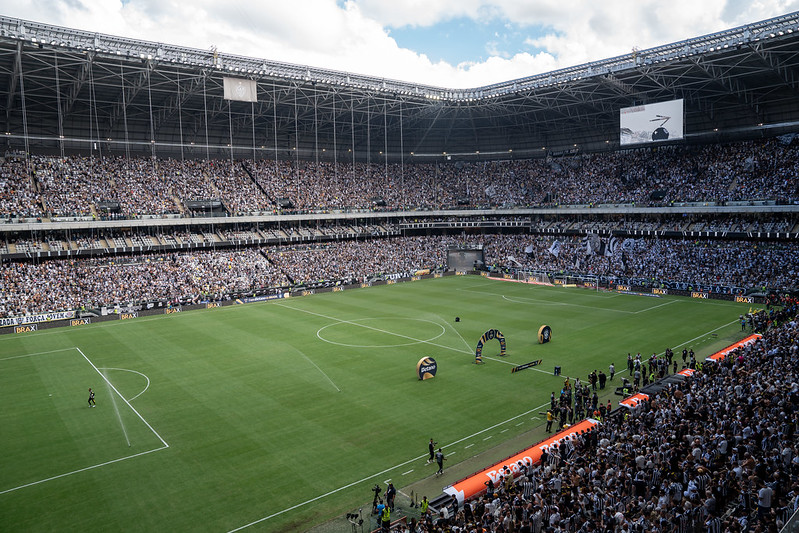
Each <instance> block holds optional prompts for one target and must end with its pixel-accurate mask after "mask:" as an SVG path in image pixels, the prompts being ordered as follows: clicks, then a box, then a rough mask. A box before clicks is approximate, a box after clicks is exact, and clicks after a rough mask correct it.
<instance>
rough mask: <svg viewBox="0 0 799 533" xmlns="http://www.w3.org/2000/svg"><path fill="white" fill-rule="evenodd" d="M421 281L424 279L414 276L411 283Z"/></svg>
mask: <svg viewBox="0 0 799 533" xmlns="http://www.w3.org/2000/svg"><path fill="white" fill-rule="evenodd" d="M420 279H422V278H420V277H419V276H412V277H411V281H419V280H420Z"/></svg>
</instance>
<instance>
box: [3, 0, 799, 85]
mask: <svg viewBox="0 0 799 533" xmlns="http://www.w3.org/2000/svg"><path fill="white" fill-rule="evenodd" d="M266 4H267V5H264V3H252V2H248V1H244V0H230V1H228V2H218V1H217V0H195V1H193V2H191V3H188V2H185V0H180V1H179V0H129V1H127V2H121V1H120V0H16V1H13V2H12V1H11V0H0V13H4V14H6V15H7V16H13V17H19V18H22V19H30V20H35V21H41V22H48V23H52V24H57V25H61V26H67V27H71V28H79V29H84V30H89V31H97V32H102V33H107V34H112V35H121V36H126V37H133V38H139V39H145V40H150V41H156V42H166V43H170V44H178V45H184V46H190V47H193V48H199V49H208V48H209V47H210V46H211V45H216V46H217V47H218V48H219V51H220V52H222V53H234V54H240V55H247V56H252V57H260V58H265V59H272V60H277V61H284V62H290V63H299V64H304V65H312V66H317V67H323V68H332V69H336V70H346V71H351V72H356V73H361V74H369V75H376V76H383V77H387V78H393V79H400V80H404V81H410V82H418V83H422V84H430V85H438V86H442V87H476V86H480V85H485V84H489V83H496V82H500V81H506V80H509V79H514V78H518V77H523V76H529V75H531V74H536V73H540V72H546V71H549V70H553V69H556V68H562V67H567V66H572V65H576V64H580V63H584V62H587V61H592V60H598V59H603V58H606V57H612V56H615V55H619V54H626V53H629V52H630V51H631V50H632V48H633V46H637V47H639V48H647V47H651V46H656V45H660V44H666V43H670V42H674V41H678V40H681V39H686V38H690V37H694V36H697V35H702V34H706V33H711V32H714V31H719V30H722V29H725V28H729V27H732V26H736V25H740V24H744V23H748V22H754V21H757V20H762V19H764V18H769V17H773V16H777V15H780V14H783V13H787V12H790V11H794V10H799V0H790V1H789V0H755V1H751V0H727V1H724V0H703V1H701V2H698V1H696V0H690V1H689V0H672V1H670V2H662V1H655V0H639V1H631V0H606V1H605V2H596V1H595V0H592V1H589V0H572V1H570V2H564V1H563V0H537V1H536V2H519V1H518V0H493V1H488V0H392V1H390V2H386V1H385V0H346V1H345V2H344V3H337V2H336V1H335V0H302V1H301V2H299V3H296V2H277V1H272V2H268V3H266ZM458 17H469V18H472V19H474V20H477V21H486V20H495V21H498V22H500V23H502V24H505V26H506V27H507V31H509V32H511V31H518V32H520V33H521V34H522V35H527V36H528V38H527V40H526V41H525V43H526V44H527V45H529V46H532V47H534V48H535V49H536V52H535V53H515V54H514V55H510V54H509V53H507V48H506V47H505V45H504V43H502V42H501V40H500V39H497V40H496V42H494V43H485V45H484V46H485V48H486V49H487V50H489V51H490V52H491V57H489V58H488V59H486V60H485V61H481V62H464V63H461V64H459V65H451V64H448V63H446V62H437V63H433V62H432V61H431V60H430V59H429V58H428V57H427V56H426V55H425V54H424V53H422V52H421V51H414V50H409V49H406V48H401V47H400V46H398V45H397V43H396V41H395V40H394V39H393V38H392V37H391V35H390V33H389V29H390V28H399V27H403V26H409V27H414V26H434V25H435V24H437V23H439V22H442V21H446V20H450V19H453V18H458ZM469 37H470V36H464V37H463V38H469Z"/></svg>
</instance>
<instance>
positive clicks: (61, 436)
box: [0, 276, 747, 532]
mask: <svg viewBox="0 0 799 533" xmlns="http://www.w3.org/2000/svg"><path fill="white" fill-rule="evenodd" d="M746 309H747V307H746V306H744V305H743V304H734V303H731V302H729V303H728V302H720V301H713V300H704V301H699V300H692V299H689V298H681V297H664V298H645V297H641V296H630V295H620V294H616V293H603V292H594V291H589V290H585V289H564V288H560V287H539V286H531V285H524V284H518V283H507V282H502V281H495V280H489V279H486V278H481V277H477V276H466V277H446V278H442V279H434V280H426V281H420V282H414V283H401V284H394V285H386V286H380V287H373V288H369V289H358V290H352V291H344V292H340V293H327V294H320V295H315V296H308V297H302V298H292V299H284V300H279V301H272V302H267V303H263V304H249V305H242V306H231V307H224V308H218V309H209V310H203V311H195V312H186V313H180V314H174V315H166V316H159V317H150V318H140V319H136V320H130V321H118V322H105V323H98V324H94V325H90V326H80V327H73V328H59V329H53V330H41V331H38V332H35V333H31V334H20V335H5V336H2V337H0V399H2V405H3V410H2V416H1V417H0V427H2V435H3V438H2V439H0V457H1V458H2V459H0V461H2V476H0V517H2V518H0V520H1V521H2V524H3V525H2V528H0V529H2V530H4V531H85V530H108V531H148V532H151V531H214V532H228V531H231V530H234V529H237V528H241V527H242V526H248V527H245V528H244V530H245V531H303V530H307V529H309V528H310V527H312V526H313V525H315V524H318V523H321V522H324V521H325V520H327V519H329V518H331V517H334V516H339V515H343V514H344V513H345V512H347V511H348V510H350V509H351V508H353V507H354V506H358V505H359V504H360V503H361V502H364V501H367V500H370V499H371V498H370V497H371V493H370V488H371V487H372V486H374V484H375V483H378V484H380V483H382V482H383V481H384V480H385V479H388V478H391V479H392V480H393V481H394V483H395V485H397V487H398V488H400V489H401V488H402V487H403V486H406V485H408V484H411V483H413V482H417V481H419V480H420V479H421V478H424V477H427V476H429V475H430V474H431V473H432V470H431V469H430V468H429V467H428V468H427V469H425V468H424V466H423V465H424V463H425V457H426V456H425V452H426V443H427V441H428V439H429V438H430V437H434V438H435V439H436V440H437V441H438V442H439V443H440V444H441V445H444V446H445V452H447V453H448V454H451V455H449V461H448V463H447V467H448V468H453V466H455V465H456V463H458V462H459V461H462V460H464V459H467V457H468V456H469V455H473V454H475V453H479V452H481V451H483V450H487V449H488V448H489V447H491V446H494V445H496V443H497V442H498V441H501V440H503V439H504V440H507V439H511V438H513V437H515V436H518V435H520V434H522V433H524V432H527V431H530V430H531V429H532V428H533V427H534V426H538V425H540V424H541V423H542V421H541V420H540V419H539V418H536V417H538V415H539V412H540V411H541V410H542V409H543V407H544V406H545V404H547V403H548V399H549V394H550V392H551V391H553V390H558V389H559V388H560V385H561V384H562V378H556V377H553V376H552V374H551V371H552V368H553V366H554V365H556V364H557V365H560V366H561V367H562V369H563V374H564V375H570V376H576V375H579V376H582V377H583V378H584V377H585V376H586V375H587V373H588V372H590V371H591V370H593V369H594V368H597V369H605V370H607V366H608V364H610V362H611V361H613V362H615V363H616V366H617V369H618V370H622V369H623V368H625V361H626V354H627V352H633V353H635V352H638V351H640V352H641V353H642V354H645V355H646V354H651V353H652V352H658V353H661V352H662V351H663V350H664V349H665V348H666V347H672V348H673V349H675V352H679V351H680V350H682V347H683V346H687V347H692V348H693V349H694V350H695V351H696V352H697V354H699V355H702V356H704V355H707V354H709V353H710V352H711V351H714V350H715V349H717V348H720V347H723V346H726V345H727V344H730V343H731V342H733V341H735V340H737V339H738V338H739V337H740V336H741V335H740V332H739V330H740V326H739V325H738V322H737V317H738V315H739V314H740V313H741V312H744V311H745V310H746ZM456 315H457V316H460V317H461V318H462V321H461V322H459V323H455V322H454V317H455V316H456ZM541 324H549V325H550V326H551V327H552V330H553V340H552V342H551V343H549V344H547V345H539V344H538V342H537V338H536V334H537V330H538V327H539V326H540V325H541ZM490 328H497V329H499V330H501V331H502V332H503V333H504V335H505V337H506V338H507V343H508V355H507V356H506V357H505V358H500V357H498V356H497V355H495V354H497V353H498V351H499V345H498V343H497V342H496V341H492V342H490V343H488V344H487V345H486V348H485V350H484V352H483V353H484V356H486V359H485V364H484V365H475V364H473V361H474V347H475V345H476V343H477V340H478V339H479V338H480V336H481V335H482V334H483V333H484V332H485V331H486V330H487V329H490ZM423 356H433V357H434V358H435V359H436V360H437V361H438V365H439V370H438V375H437V376H436V378H435V379H432V380H427V381H423V382H422V381H418V380H417V379H416V377H415V369H416V362H417V361H418V360H419V359H420V358H421V357H423ZM534 359H543V364H542V365H541V366H540V367H537V368H535V369H530V370H525V371H523V372H519V373H516V374H511V372H510V369H511V365H513V364H521V363H526V362H528V361H531V360H534ZM103 376H105V377H107V380H108V381H107V382H106V381H105V379H104V378H103ZM112 386H113V388H112ZM89 387H92V388H93V389H94V390H95V391H96V392H97V398H96V400H97V408H95V409H90V408H88V406H87V402H86V400H87V398H88V388H89ZM114 389H116V391H118V393H119V394H117V393H116V392H114ZM522 415H523V416H522ZM486 428H489V429H488V430H487V429H486ZM489 437H493V438H489ZM530 444H532V443H530ZM464 448H468V450H467V451H468V452H469V455H467V453H464V452H461V454H460V455H458V454H456V453H455V452H457V451H460V450H463V449H464ZM464 473H465V474H466V473H468V472H464ZM443 484H444V482H443V481H442V486H443ZM435 495H436V494H431V495H430V497H433V496H435ZM253 522H257V523H255V524H252V525H249V524H251V523H253Z"/></svg>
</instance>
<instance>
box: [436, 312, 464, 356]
mask: <svg viewBox="0 0 799 533" xmlns="http://www.w3.org/2000/svg"><path fill="white" fill-rule="evenodd" d="M435 316H436V317H438V318H439V319H440V320H441V321H442V322H444V324H447V321H446V320H444V319H443V318H441V317H440V316H438V315H435ZM447 325H448V326H449V327H450V328H452V331H454V332H455V334H456V335H457V336H458V337H460V339H461V340H462V341H463V344H465V345H466V348H467V349H468V350H469V351H470V352H471V349H472V347H471V346H470V345H469V343H468V342H466V339H464V338H463V335H461V334H460V332H459V331H458V330H457V329H455V326H453V325H451V324H447Z"/></svg>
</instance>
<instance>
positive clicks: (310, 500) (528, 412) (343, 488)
mask: <svg viewBox="0 0 799 533" xmlns="http://www.w3.org/2000/svg"><path fill="white" fill-rule="evenodd" d="M545 405H549V402H547V403H545V404H541V405H539V406H538V407H535V408H533V409H530V410H529V411H525V412H524V413H521V414H518V415H516V416H514V417H511V418H509V419H507V420H503V421H502V422H499V423H497V424H494V425H493V426H489V427H487V428H484V429H481V430H480V431H478V432H477V433H474V434H472V435H468V436H466V437H463V438H462V439H458V440H456V441H455V442H452V443H450V444H447V445H445V446H442V448H447V447H452V446H455V445H456V444H460V443H461V442H463V441H465V440H468V439H471V438H473V437H476V436H477V435H480V434H481V433H485V432H486V431H491V430H492V429H494V428H496V427H497V426H501V425H502V424H507V423H508V422H512V421H513V420H516V419H517V418H519V417H522V416H526V415H529V414H530V413H532V412H533V411H536V410H537V409H541V408H542V407H544V406H545ZM425 457H427V454H426V453H425V454H422V455H418V456H416V457H414V458H412V459H408V460H407V461H405V462H403V463H400V464H398V465H394V466H392V467H389V468H386V469H385V470H383V471H382V472H378V473H376V474H372V475H370V476H366V477H365V478H362V479H359V480H358V481H353V482H352V483H348V484H346V485H344V486H341V487H339V488H337V489H333V490H331V491H328V492H326V493H324V494H320V495H319V496H316V497H314V498H311V499H309V500H305V501H304V502H301V503H298V504H296V505H292V506H291V507H286V508H285V509H283V510H282V511H277V512H275V513H272V514H270V515H268V516H265V517H263V518H259V519H258V520H254V521H252V522H250V523H249V524H244V525H243V526H239V527H237V528H236V529H231V530H230V531H228V533H235V532H236V531H241V530H242V529H247V528H248V527H251V526H254V525H255V524H260V523H261V522H265V521H266V520H269V519H271V518H274V517H276V516H280V515H282V514H285V513H287V512H289V511H293V510H294V509H298V508H300V507H303V506H305V505H308V504H309V503H313V502H315V501H319V500H321V499H322V498H326V497H328V496H330V495H331V494H335V493H337V492H341V491H342V490H346V489H348V488H350V487H354V486H355V485H358V484H359V483H363V482H364V481H368V480H370V479H373V478H376V477H377V476H380V475H383V474H385V473H386V472H391V471H392V470H396V469H398V468H401V467H403V466H405V465H408V464H410V463H412V462H414V461H418V460H419V459H424V458H425Z"/></svg>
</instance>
